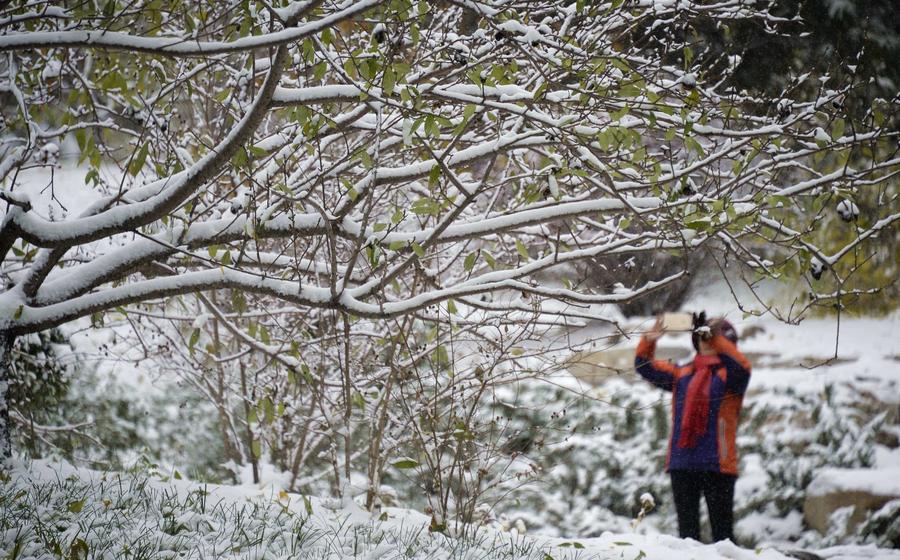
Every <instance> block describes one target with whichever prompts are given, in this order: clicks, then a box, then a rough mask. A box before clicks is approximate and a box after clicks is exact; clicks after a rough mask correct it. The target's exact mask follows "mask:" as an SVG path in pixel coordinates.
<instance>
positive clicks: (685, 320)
mask: <svg viewBox="0 0 900 560" xmlns="http://www.w3.org/2000/svg"><path fill="white" fill-rule="evenodd" d="M662 326H663V330H665V331H666V332H677V331H683V332H690V331H691V330H693V326H694V318H693V316H691V314H690V313H663V315H662Z"/></svg>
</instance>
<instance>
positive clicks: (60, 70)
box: [0, 0, 900, 528]
mask: <svg viewBox="0 0 900 560" xmlns="http://www.w3.org/2000/svg"><path fill="white" fill-rule="evenodd" d="M737 21H740V22H743V23H746V24H752V25H758V26H762V27H763V28H765V29H766V30H767V32H772V33H779V32H780V26H781V25H782V24H783V23H785V21H784V19H783V18H781V17H779V16H776V15H774V14H773V13H770V11H769V9H768V5H767V4H766V3H765V2H744V3H739V4H737V5H733V4H729V3H712V4H710V3H706V2H690V1H687V2H684V1H682V2H669V1H654V2H640V3H633V2H628V3H627V4H626V3H623V2H622V1H621V0H612V1H610V2H586V1H583V0H575V1H565V0H539V1H531V0H529V1H512V2H508V1H505V0H503V1H501V0H483V1H478V0H476V1H471V0H459V1H454V2H446V3H438V2H425V1H419V2H412V1H411V0H393V1H388V0H361V1H357V2H349V1H344V0H313V1H303V2H299V1H298V2H288V1H286V0H279V1H276V2H273V3H266V2H260V1H247V2H241V3H237V4H232V3H225V2H215V1H208V2H197V3H193V2H191V3H189V2H183V1H179V0H173V1H171V2H161V1H158V0H148V1H142V2H121V1H119V0H109V1H105V2H83V3H78V4H75V5H69V4H65V5H64V6H57V5H54V4H53V3H47V4H41V5H35V4H31V3H29V4H16V5H15V6H12V7H8V8H7V9H6V11H5V12H4V16H3V19H2V20H0V29H2V35H0V51H2V52H3V53H5V56H4V58H3V60H2V62H0V71H2V75H3V79H2V80H0V89H2V90H3V91H4V92H5V93H6V96H5V98H4V99H6V100H7V104H6V105H4V107H3V113H4V119H3V126H4V127H5V128H4V131H5V133H4V135H3V136H2V138H0V158H2V159H0V179H2V180H3V186H2V189H0V198H2V201H3V212H4V214H3V218H2V226H0V255H2V257H3V260H2V269H0V276H2V280H3V286H2V290H3V291H2V293H0V353H2V355H0V358H3V363H4V364H5V363H6V361H5V360H6V359H7V356H8V352H7V349H8V348H9V346H10V345H11V344H12V342H13V340H14V339H15V338H16V337H19V336H23V335H27V334H29V333H34V332H39V331H42V330H45V329H47V328H51V327H54V326H58V325H61V324H64V323H67V322H70V321H73V320H75V319H78V318H81V317H88V316H89V317H91V320H92V321H93V323H94V324H95V325H100V324H102V323H104V322H108V323H115V324H117V325H119V324H121V325H123V326H127V328H129V329H130V330H131V333H132V334H131V335H130V336H132V338H131V339H130V340H131V341H132V342H131V347H130V348H129V349H128V350H129V352H128V355H127V356H126V359H129V360H138V359H147V358H149V359H155V360H159V361H165V362H167V363H170V364H171V368H172V369H175V370H176V371H177V373H178V374H179V375H180V377H181V379H183V380H184V381H185V382H187V383H191V384H193V385H194V387H195V388H196V389H197V390H198V391H199V392H200V394H203V395H204V396H205V397H206V399H207V401H208V403H211V404H212V405H213V406H214V407H215V410H216V413H215V421H216V422H217V423H218V425H219V430H220V432H221V434H222V438H221V440H222V442H223V447H224V449H225V451H224V453H225V454H226V455H227V456H228V457H230V458H231V459H233V460H234V462H235V463H240V464H248V463H249V464H251V465H252V468H253V469H254V471H255V474H257V475H258V472H256V471H257V470H258V468H259V462H260V461H261V460H264V458H271V460H272V461H273V462H276V463H277V464H279V465H282V470H285V471H287V472H289V473H290V474H291V477H292V485H296V486H303V485H309V484H317V483H319V482H321V481H327V483H328V484H329V485H330V487H331V491H332V492H334V493H335V494H339V495H347V494H349V493H351V492H353V491H354V489H353V488H352V487H353V485H354V484H355V483H356V481H355V479H356V478H357V477H356V474H358V473H365V475H364V478H365V482H364V483H363V485H364V486H365V490H366V492H367V493H368V499H367V500H366V502H367V506H369V507H374V505H375V504H376V501H377V500H376V497H377V494H378V493H379V491H380V486H381V482H382V478H383V475H384V474H385V473H386V472H387V470H388V469H389V468H391V467H393V468H396V469H399V470H410V471H414V472H415V473H416V476H418V477H420V478H421V480H422V482H421V485H422V487H423V489H425V490H426V491H427V492H428V493H429V494H428V495H429V496H433V498H432V500H433V506H432V507H433V510H434V512H435V517H434V523H435V528H440V527H441V526H442V525H443V524H444V522H445V521H446V515H447V514H448V512H450V511H455V512H457V513H459V514H460V515H461V516H462V517H463V518H464V519H465V518H468V517H470V516H471V515H473V514H474V510H475V509H477V500H474V499H473V498H472V497H473V496H477V495H478V494H479V492H481V491H482V490H484V489H486V488H494V489H496V488H499V485H500V484H501V482H502V476H504V473H507V472H508V469H505V468H504V467H502V465H501V463H500V462H499V461H500V459H499V457H500V455H498V454H497V453H496V452H495V451H496V449H497V446H498V442H499V441H501V439H500V438H501V437H502V436H503V434H504V433H505V431H504V429H502V427H500V428H498V427H496V426H494V425H492V424H490V423H489V422H488V423H483V424H480V425H476V423H475V422H482V420H479V419H478V418H477V412H479V410H478V409H479V407H480V406H481V405H482V404H483V403H485V402H488V401H489V400H490V399H492V398H493V397H494V391H495V389H496V388H497V387H498V386H501V385H503V384H508V383H512V382H514V381H515V380H517V379H519V378H521V377H527V376H531V375H533V374H534V372H535V371H536V370H538V369H540V366H541V362H540V359H539V356H537V355H538V354H540V353H541V352H542V351H543V350H542V349H536V348H535V345H534V344H531V343H532V342H533V341H534V340H535V339H536V338H538V337H539V336H540V333H541V332H542V331H543V330H545V329H546V328H547V327H549V326H554V325H561V324H574V323H583V322H585V321H589V320H606V321H609V320H615V317H611V316H610V315H609V314H607V313H604V312H603V310H602V307H600V306H598V305H596V304H605V303H618V302H625V301H630V300H632V299H634V298H636V297H638V296H640V295H643V294H647V293H650V292H653V291H656V290H661V289H665V288H667V287H669V286H670V285H672V284H673V283H675V282H678V281H679V280H681V279H683V278H684V277H685V276H687V274H688V270H689V266H688V263H689V262H690V261H691V259H690V256H691V254H692V253H696V252H707V250H709V251H708V252H709V253H710V254H711V255H713V257H714V258H713V260H712V261H711V262H712V264H715V265H718V266H720V267H722V268H725V267H731V268H732V269H734V268H739V269H740V270H741V271H742V272H747V273H748V274H751V276H752V277H753V278H754V279H755V276H753V275H755V274H763V275H768V276H771V277H776V278H782V277H786V276H785V275H786V274H788V273H790V272H796V271H797V270H798V263H799V271H801V272H803V273H806V272H807V270H809V271H810V273H811V274H813V275H814V277H815V278H822V277H824V278H825V279H826V281H828V282H830V283H829V284H828V286H827V290H826V293H822V294H814V298H815V301H816V302H818V303H821V302H826V303H828V304H831V303H832V302H834V303H837V304H838V305H840V302H841V300H842V298H844V297H845V296H847V295H848V292H847V289H846V288H847V286H845V283H846V281H848V279H849V278H850V277H852V276H853V275H854V274H855V272H856V271H858V267H856V266H855V264H854V265H853V266H851V268H850V269H849V270H846V269H844V268H842V267H841V266H838V265H839V264H841V263H844V262H847V261H853V263H857V262H865V261H866V260H867V259H868V257H869V253H870V251H874V250H875V249H874V248H877V247H878V238H879V236H880V235H883V234H884V233H885V232H887V233H889V234H890V233H892V232H894V231H895V227H896V223H897V221H898V219H900V212H898V209H897V207H896V192H895V190H896V189H893V190H892V187H891V183H890V181H891V180H892V179H893V178H894V177H895V175H896V173H897V170H898V164H900V158H898V156H897V153H896V151H897V144H896V139H897V132H896V131H895V130H893V129H892V128H891V127H890V123H891V122H893V121H892V118H893V116H894V113H895V112H896V105H895V104H894V100H889V101H888V100H876V102H875V103H873V105H872V107H871V108H867V109H866V110H865V111H863V112H862V113H861V114H856V113H849V112H847V111H845V110H844V109H843V106H842V103H841V100H842V99H843V98H844V96H846V95H847V94H848V93H849V92H850V91H851V90H852V89H853V88H855V87H857V86H858V84H855V83H853V82H846V83H843V82H840V83H839V82H837V81H835V82H834V83H832V81H830V79H828V78H827V77H825V76H816V75H810V74H798V75H795V76H790V77H789V86H788V87H787V88H786V89H785V90H784V91H783V93H782V95H780V96H777V97H776V98H768V97H760V96H755V95H751V94H748V93H746V92H742V91H738V90H735V89H733V88H730V87H728V86H727V85H726V83H727V82H726V80H727V78H728V76H729V73H730V72H731V71H732V70H733V68H732V66H731V65H728V64H718V63H716V64H710V61H709V60H708V59H707V57H706V56H705V55H707V54H709V52H711V51H709V49H708V48H707V47H706V46H705V45H704V44H703V43H702V41H700V42H695V41H693V40H692V39H691V37H692V33H691V31H692V29H693V27H694V26H696V25H699V24H700V23H704V24H710V25H714V26H717V27H722V28H727V27H728V26H729V25H730V24H732V23H734V22H737ZM723 62H724V61H723ZM810 84H814V85H816V87H815V89H814V92H815V93H814V94H811V95H806V92H808V91H810V89H809V88H808V87H803V88H800V87H799V86H800V85H806V86H809V85H810ZM798 92H799V93H798ZM67 159H75V160H76V162H77V163H78V164H80V165H84V166H87V167H88V172H87V175H86V177H85V183H86V184H85V185H77V188H83V189H84V191H83V192H84V196H82V197H79V200H78V203H77V205H76V204H68V203H64V202H63V200H65V193H66V192H69V191H72V190H74V189H75V188H76V185H73V184H72V183H71V182H70V181H69V180H68V179H65V177H71V176H70V175H66V174H65V173H64V171H65V168H63V167H61V164H62V163H65V162H66V161H67ZM35 169H43V170H45V171H46V172H47V175H49V178H48V179H47V180H46V181H44V182H43V184H41V185H34V184H31V186H28V184H27V182H26V181H25V180H24V177H25V176H26V175H27V174H28V173H29V172H30V171H34V170H35ZM45 177H46V175H45ZM862 192H865V193H867V195H868V196H871V197H873V198H874V199H875V200H877V201H878V204H877V205H874V206H872V207H866V206H864V205H861V204H860V205H858V207H859V208H860V216H859V220H858V221H856V222H854V223H856V224H857V225H858V227H857V228H856V229H855V230H854V234H853V235H852V236H850V237H849V238H847V239H845V240H843V241H842V242H841V243H839V244H837V246H828V247H827V248H826V249H823V248H821V247H819V246H818V245H817V244H816V243H815V242H814V240H813V238H812V232H813V231H814V230H815V229H816V227H817V226H818V225H819V224H820V222H821V219H822V216H823V213H824V212H832V211H833V208H834V206H835V204H837V202H838V199H840V200H845V199H846V200H849V201H850V202H853V201H854V200H855V199H856V198H857V196H858V195H860V193H862ZM863 214H865V215H863ZM660 251H666V252H670V253H672V254H673V255H675V256H677V257H678V258H680V259H683V262H684V265H683V266H678V267H675V268H674V269H667V270H666V272H665V274H660V275H659V276H655V275H654V276H652V277H650V278H646V277H640V281H639V282H636V283H635V284H632V285H626V284H624V283H622V282H613V283H612V284H611V285H608V284H604V285H601V286H599V287H600V288H601V289H595V288H592V287H590V286H588V287H585V286H586V285H585V284H582V283H580V282H579V281H578V278H577V274H575V273H574V272H573V271H575V270H577V268H576V265H577V264H579V263H581V262H587V261H588V260H589V259H594V258H598V257H609V258H618V257H622V258H626V259H627V258H628V257H629V256H631V255H632V254H636V253H637V254H645V255H646V254H654V253H658V252H660ZM676 262H678V261H677V260H676ZM712 264H711V265H710V267H712ZM736 265H737V266H736ZM880 287H882V286H873V287H865V288H863V287H855V286H854V287H853V290H857V289H859V290H869V289H878V288H880ZM813 291H814V292H816V291H818V290H817V289H816V288H815V286H813ZM806 306H807V303H805V302H804V303H803V304H802V305H799V306H796V307H795V308H794V309H793V310H792V316H791V317H790V318H792V319H794V318H795V317H794V316H793V314H794V312H797V311H799V312H802V311H803V310H805V309H806ZM5 371H6V368H4V367H0V374H3V375H5ZM3 382H4V379H3V378H0V385H3V386H4V387H5V384H4V383H3ZM5 410H6V406H5V403H0V413H2V412H4V411H5ZM7 427H8V422H5V421H4V419H3V415H2V414H0V441H6V440H7V438H5V437H4V432H5V430H6V429H7ZM484 434H488V435H490V438H487V439H486V438H483V437H479V435H484ZM491 438H493V439H491ZM480 444H483V447H479V445H480ZM498 476H499V477H500V478H498ZM454 480H455V482H453V481H454ZM461 489H462V491H461Z"/></svg>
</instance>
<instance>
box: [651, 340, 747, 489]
mask: <svg viewBox="0 0 900 560" xmlns="http://www.w3.org/2000/svg"><path fill="white" fill-rule="evenodd" d="M710 345H711V346H712V347H713V349H715V351H716V353H717V354H718V356H719V363H718V364H717V365H714V366H713V377H712V379H711V381H710V389H709V406H710V410H709V415H708V420H707V422H708V424H707V426H706V432H705V433H704V434H703V436H702V437H701V438H700V441H699V442H698V443H697V445H696V446H694V447H689V448H686V447H678V446H677V445H676V442H677V441H678V439H679V438H680V437H681V423H682V418H683V412H684V408H685V396H686V395H687V390H688V384H689V383H690V382H691V379H693V377H694V365H693V362H691V363H690V364H687V365H685V366H676V365H675V364H673V363H671V362H668V361H665V360H656V359H654V358H653V356H654V353H655V351H656V342H654V341H650V340H648V339H647V338H641V341H640V343H639V344H638V347H637V353H636V356H635V358H634V367H635V369H636V370H637V372H638V373H639V374H640V375H641V377H643V378H644V379H646V380H647V381H649V382H650V383H653V384H654V385H656V386H657V387H659V388H661V389H665V390H666V391H670V392H671V393H672V432H671V435H670V437H669V452H668V455H667V457H666V471H676V470H693V471H715V472H720V473H723V474H732V475H737V474H738V458H737V447H736V446H735V437H736V435H737V426H738V420H739V416H740V413H741V404H742V403H743V400H744V393H745V392H746V390H747V384H748V383H749V382H750V362H748V361H747V358H746V357H744V355H743V354H741V353H740V352H739V351H738V349H737V346H735V345H734V344H732V342H731V341H730V340H728V339H727V338H725V337H724V336H722V335H716V336H715V337H713V338H712V340H711V341H710Z"/></svg>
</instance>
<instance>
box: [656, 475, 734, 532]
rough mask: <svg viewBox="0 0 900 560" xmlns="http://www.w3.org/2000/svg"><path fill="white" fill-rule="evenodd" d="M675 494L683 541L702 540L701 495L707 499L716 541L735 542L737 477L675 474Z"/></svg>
mask: <svg viewBox="0 0 900 560" xmlns="http://www.w3.org/2000/svg"><path fill="white" fill-rule="evenodd" d="M669 474H670V475H671V476H672V494H674V495H675V510H676V511H677V512H678V534H679V536H680V537H681V538H683V539H684V538H692V539H694V540H695V541H699V540H700V495H701V494H702V495H704V496H706V509H707V511H709V523H710V525H712V534H713V540H714V541H723V540H725V539H731V540H732V541H733V540H734V533H733V526H734V511H733V509H734V483H735V481H736V480H737V477H736V476H734V475H730V474H721V473H717V472H707V471H671V472H670V473H669Z"/></svg>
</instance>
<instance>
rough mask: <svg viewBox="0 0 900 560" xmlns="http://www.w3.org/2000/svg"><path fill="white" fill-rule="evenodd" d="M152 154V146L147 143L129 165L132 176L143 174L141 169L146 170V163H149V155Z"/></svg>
mask: <svg viewBox="0 0 900 560" xmlns="http://www.w3.org/2000/svg"><path fill="white" fill-rule="evenodd" d="M149 152H150V144H149V143H145V144H144V145H143V146H141V149H140V150H138V153H137V154H136V155H135V156H134V157H133V158H132V159H131V163H129V164H128V172H129V173H130V174H131V175H132V176H137V174H138V173H140V172H141V169H143V168H144V162H146V161H147V154H148V153H149Z"/></svg>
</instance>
